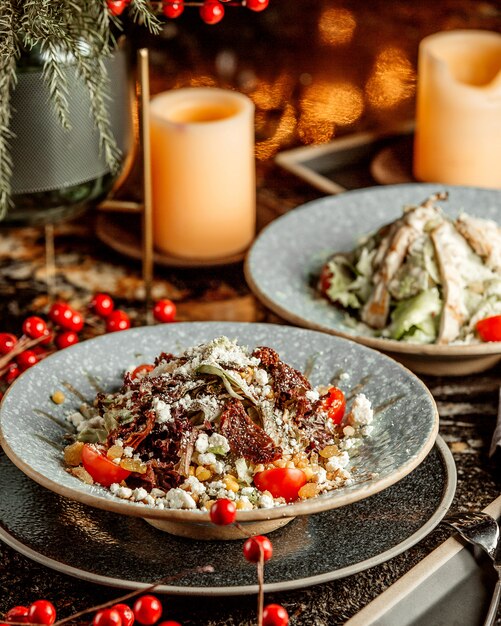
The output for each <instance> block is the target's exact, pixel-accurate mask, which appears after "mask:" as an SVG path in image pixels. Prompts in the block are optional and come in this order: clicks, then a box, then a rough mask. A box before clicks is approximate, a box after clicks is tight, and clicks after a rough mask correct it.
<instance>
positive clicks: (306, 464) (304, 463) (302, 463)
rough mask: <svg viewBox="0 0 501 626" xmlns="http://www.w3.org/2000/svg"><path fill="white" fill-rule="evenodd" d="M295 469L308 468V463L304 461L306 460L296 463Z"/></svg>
mask: <svg viewBox="0 0 501 626" xmlns="http://www.w3.org/2000/svg"><path fill="white" fill-rule="evenodd" d="M296 467H298V468H299V469H304V468H305V467H308V461H306V460H304V461H298V462H297V463H296Z"/></svg>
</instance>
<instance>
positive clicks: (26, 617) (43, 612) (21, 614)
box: [2, 600, 56, 626]
mask: <svg viewBox="0 0 501 626" xmlns="http://www.w3.org/2000/svg"><path fill="white" fill-rule="evenodd" d="M4 619H5V622H6V623H5V624H2V626H7V624H8V623H10V622H20V623H22V624H43V625H44V626H52V624H53V623H54V622H55V621H56V609H55V608H54V605H53V604H52V603H51V602H49V601H48V600H37V601H36V602H33V604H30V606H15V607H13V608H12V609H10V611H7V613H6V614H5V617H4Z"/></svg>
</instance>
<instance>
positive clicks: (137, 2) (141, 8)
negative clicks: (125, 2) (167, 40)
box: [131, 0, 162, 35]
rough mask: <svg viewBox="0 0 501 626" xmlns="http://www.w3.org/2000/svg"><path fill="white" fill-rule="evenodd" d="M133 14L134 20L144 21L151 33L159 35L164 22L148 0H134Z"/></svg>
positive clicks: (132, 5) (132, 4)
mask: <svg viewBox="0 0 501 626" xmlns="http://www.w3.org/2000/svg"><path fill="white" fill-rule="evenodd" d="M131 14H132V18H133V19H134V21H136V22H139V21H140V22H142V23H143V24H144V25H145V26H146V28H147V29H148V30H149V31H150V33H153V34H154V35H158V34H159V33H160V32H161V31H162V24H161V23H160V20H159V19H158V17H157V16H156V15H155V13H153V11H152V10H151V6H150V5H149V3H148V2H147V0H132V3H131Z"/></svg>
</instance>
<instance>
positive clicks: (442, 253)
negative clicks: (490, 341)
mask: <svg viewBox="0 0 501 626" xmlns="http://www.w3.org/2000/svg"><path fill="white" fill-rule="evenodd" d="M430 236H431V240H432V242H433V245H434V248H435V255H436V257H437V261H438V268H439V270H440V276H441V279H442V293H443V298H444V308H443V310H442V317H441V319H440V329H439V332H438V337H437V343H439V344H445V343H450V342H451V341H454V339H457V337H458V336H459V332H460V330H461V326H462V325H463V324H464V322H465V319H466V310H465V306H464V300H463V298H464V284H463V278H462V275H461V272H459V271H458V255H457V252H458V246H457V245H456V238H457V237H459V235H458V233H457V232H456V230H455V229H454V226H453V225H452V224H451V223H450V222H447V221H443V222H442V223H441V224H440V226H438V227H437V228H435V230H433V231H432V232H431V235H430Z"/></svg>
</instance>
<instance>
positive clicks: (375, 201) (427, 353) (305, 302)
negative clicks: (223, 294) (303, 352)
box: [245, 183, 501, 375]
mask: <svg viewBox="0 0 501 626" xmlns="http://www.w3.org/2000/svg"><path fill="white" fill-rule="evenodd" d="M441 192H447V193H448V195H449V199H448V201H447V202H441V203H440V206H441V207H442V209H443V211H444V213H445V214H446V215H449V216H451V217H457V216H458V215H459V214H460V213H461V212H465V213H468V214H470V215H472V216H475V217H480V218H485V219H489V220H493V221H494V222H496V223H497V224H498V225H501V192H499V191H495V190H487V189H476V188H466V187H449V186H447V187H444V186H443V185H438V184H419V183H416V184H403V185H392V186H387V187H370V188H367V189H361V190H357V191H349V192H346V193H343V194H340V195H337V196H328V197H325V198H321V199H319V200H314V201H313V202H309V203H307V204H305V205H303V206H301V207H299V208H297V209H294V210H292V211H290V212H288V213H286V214H285V215H283V216H282V217H280V218H278V219H277V220H275V221H273V222H272V223H271V224H270V225H269V226H268V227H267V228H265V229H264V230H263V231H262V232H261V234H260V235H259V236H258V238H257V239H256V241H255V242H254V244H253V246H252V248H251V250H250V252H249V254H248V256H247V259H246V265H245V273H246V278H247V282H248V283H249V285H250V287H251V289H252V290H253V292H254V293H255V294H256V296H257V297H258V298H259V299H260V300H261V301H262V302H263V303H264V304H265V305H266V306H267V307H269V308H270V309H271V310H272V311H274V312H275V313H276V314H278V315H279V316H281V317H282V318H283V319H286V320H288V321H289V322H292V323H294V324H297V325H299V326H303V327H307V328H311V329H316V330H321V331H324V332H327V333H330V334H334V335H340V336H342V337H346V338H349V339H353V340H355V341H357V342H359V343H362V344H365V345H367V346H370V347H372V348H376V349H378V350H381V351H383V352H385V353H387V354H389V355H390V356H392V357H393V358H395V359H397V360H399V361H400V362H402V363H403V364H404V365H406V366H407V367H409V368H410V369H413V370H414V371H416V372H420V373H425V374H433V375H439V374H446V375H464V374H469V373H474V372H479V371H483V370H485V369H487V368H488V367H491V366H493V365H494V364H495V363H496V362H497V361H499V360H501V342H493V343H481V342H480V343H472V344H459V343H457V344H449V345H438V344H418V343H410V342H404V341H396V340H393V339H387V338H379V337H374V336H371V334H370V333H365V332H363V331H362V330H361V329H360V325H358V326H354V325H353V324H351V323H350V322H349V320H348V317H347V315H346V312H345V311H344V310H343V309H341V308H338V307H336V306H334V305H333V304H332V303H330V302H328V301H327V300H326V299H325V298H323V297H322V296H321V295H320V294H319V293H318V291H317V290H316V288H315V284H316V281H317V280H318V276H319V274H320V271H321V269H322V266H323V265H324V263H325V262H326V260H327V259H328V258H329V257H330V256H331V255H332V254H333V253H338V252H340V253H343V252H345V253H346V252H350V251H351V250H353V248H355V246H356V245H357V243H358V241H359V240H360V239H361V238H362V237H364V236H366V235H369V234H371V233H374V232H376V231H377V230H378V229H379V228H381V227H382V226H383V225H385V224H389V223H390V222H393V221H394V220H396V219H398V218H399V217H401V215H402V212H403V209H404V207H405V206H409V205H419V204H421V203H422V202H424V201H425V200H426V199H427V198H428V197H430V196H432V195H433V194H436V193H441Z"/></svg>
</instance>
